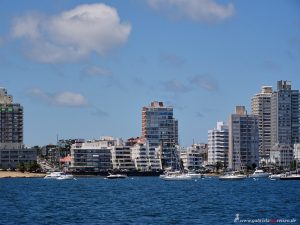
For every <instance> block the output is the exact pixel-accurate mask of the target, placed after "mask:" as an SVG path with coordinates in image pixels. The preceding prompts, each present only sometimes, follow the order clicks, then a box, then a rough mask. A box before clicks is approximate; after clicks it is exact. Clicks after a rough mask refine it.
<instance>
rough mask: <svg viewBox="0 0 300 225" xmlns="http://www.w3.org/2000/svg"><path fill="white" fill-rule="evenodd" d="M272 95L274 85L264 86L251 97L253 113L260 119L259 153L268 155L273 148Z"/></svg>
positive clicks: (263, 155)
mask: <svg viewBox="0 0 300 225" xmlns="http://www.w3.org/2000/svg"><path fill="white" fill-rule="evenodd" d="M271 97H272V87H270V86H263V87H262V88H261V92H260V93H258V94H256V95H255V96H253V97H252V99H251V108H252V114H253V115H256V116H257V119H258V132H259V155H260V156H261V157H268V156H269V155H270V149H271V147H272V146H271Z"/></svg>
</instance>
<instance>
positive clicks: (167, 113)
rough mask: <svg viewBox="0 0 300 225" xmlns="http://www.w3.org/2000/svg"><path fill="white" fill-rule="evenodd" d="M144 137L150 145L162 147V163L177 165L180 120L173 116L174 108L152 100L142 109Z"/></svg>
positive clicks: (166, 165) (165, 165)
mask: <svg viewBox="0 0 300 225" xmlns="http://www.w3.org/2000/svg"><path fill="white" fill-rule="evenodd" d="M142 138H146V139H147V140H148V142H149V146H150V147H158V146H160V147H161V151H162V152H161V159H162V165H163V167H164V168H166V167H170V166H171V167H176V164H177V163H178V158H176V157H177V154H176V148H175V146H176V145H178V121H177V120H176V119H174V117H173V108H172V107H170V106H165V105H164V103H163V102H156V101H155V102H151V104H150V106H146V107H143V109H142Z"/></svg>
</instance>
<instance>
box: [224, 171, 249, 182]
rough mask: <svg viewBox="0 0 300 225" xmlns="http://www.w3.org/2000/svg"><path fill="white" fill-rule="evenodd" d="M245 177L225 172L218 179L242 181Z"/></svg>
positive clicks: (237, 173)
mask: <svg viewBox="0 0 300 225" xmlns="http://www.w3.org/2000/svg"><path fill="white" fill-rule="evenodd" d="M246 178H247V176H246V175H243V174H240V173H239V172H236V171H235V172H227V173H225V174H224V175H222V176H220V177H219V180H244V179H246Z"/></svg>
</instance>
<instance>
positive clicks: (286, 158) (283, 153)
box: [270, 144, 294, 168]
mask: <svg viewBox="0 0 300 225" xmlns="http://www.w3.org/2000/svg"><path fill="white" fill-rule="evenodd" d="M293 159H294V155H293V148H291V147H290V146H289V145H280V144H276V145H275V146H273V147H272V148H271V151H270V163H271V164H274V165H277V166H282V167H284V168H289V167H290V165H291V162H292V161H293Z"/></svg>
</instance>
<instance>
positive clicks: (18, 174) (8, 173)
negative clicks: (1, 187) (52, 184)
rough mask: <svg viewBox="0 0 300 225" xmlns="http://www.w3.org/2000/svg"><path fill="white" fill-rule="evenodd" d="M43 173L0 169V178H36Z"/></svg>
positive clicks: (42, 175)
mask: <svg viewBox="0 0 300 225" xmlns="http://www.w3.org/2000/svg"><path fill="white" fill-rule="evenodd" d="M44 176H45V174H43V173H28V172H25V173H22V172H17V171H0V178H37V177H44Z"/></svg>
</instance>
